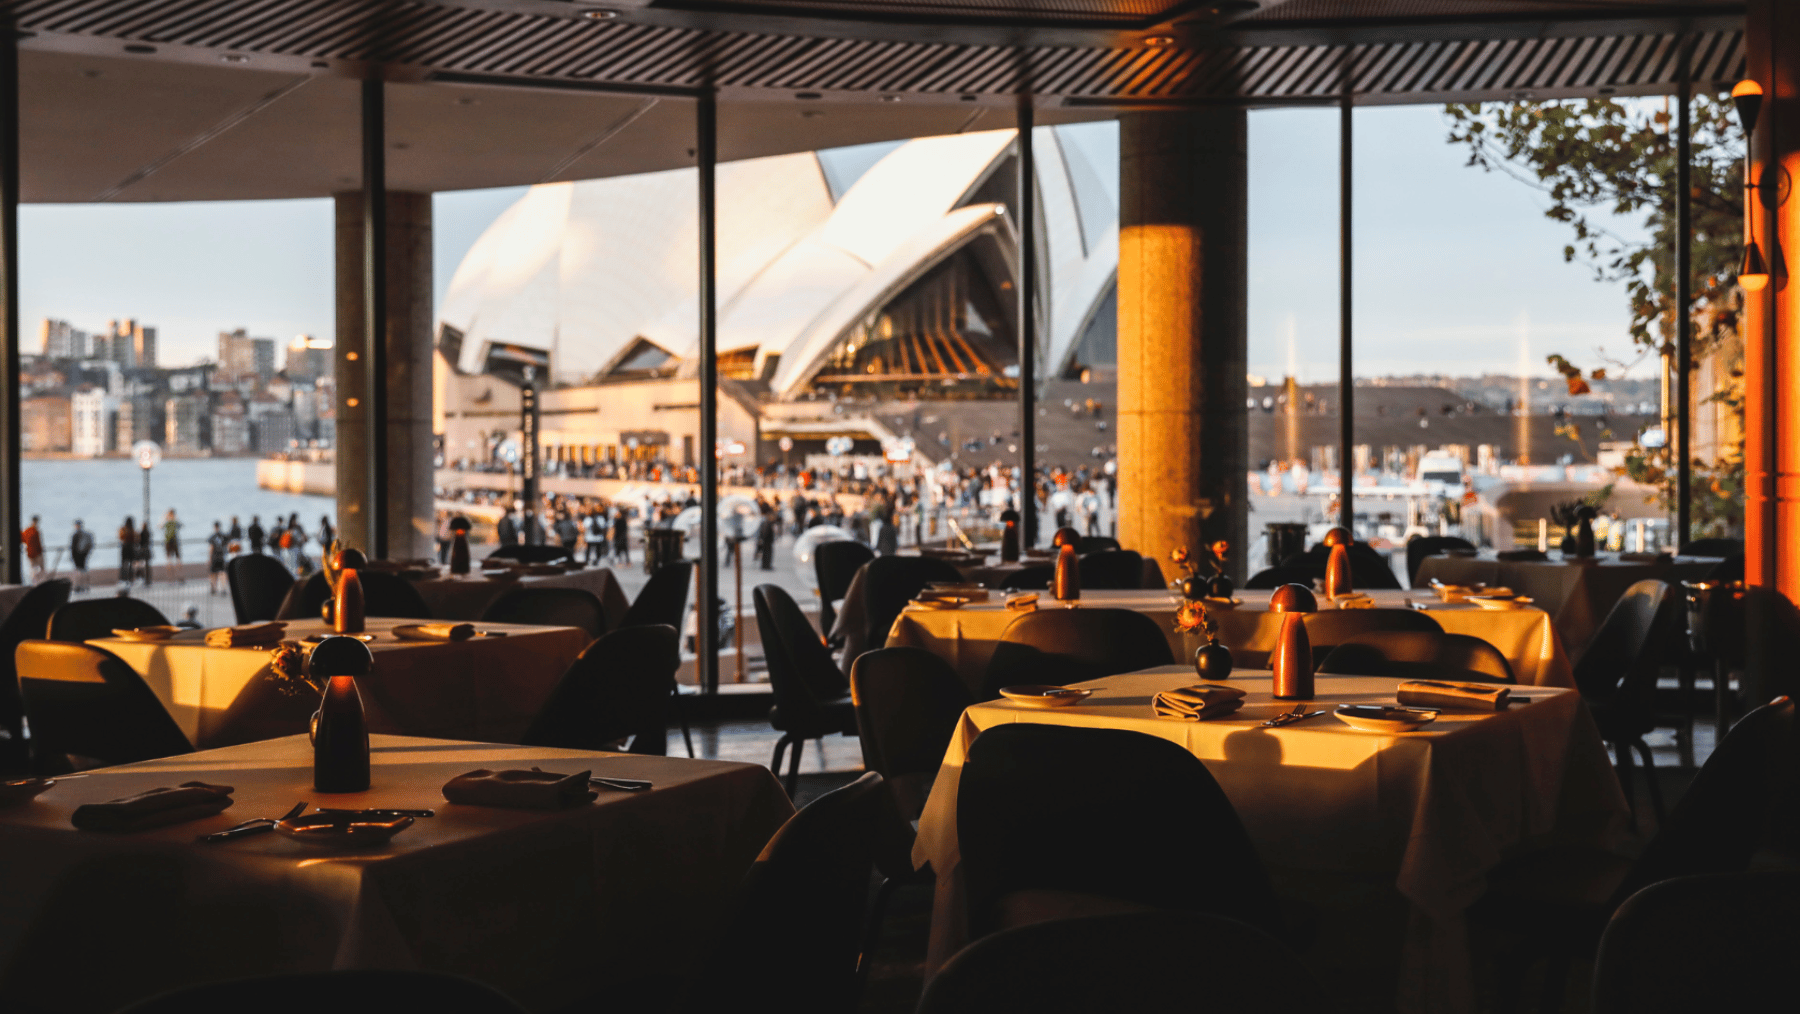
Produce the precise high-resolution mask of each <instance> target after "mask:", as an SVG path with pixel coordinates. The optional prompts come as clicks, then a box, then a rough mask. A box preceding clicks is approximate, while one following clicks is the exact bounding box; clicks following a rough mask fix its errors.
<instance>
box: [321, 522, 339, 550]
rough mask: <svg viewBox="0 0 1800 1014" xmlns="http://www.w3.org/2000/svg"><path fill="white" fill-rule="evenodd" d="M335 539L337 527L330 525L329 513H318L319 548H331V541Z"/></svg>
mask: <svg viewBox="0 0 1800 1014" xmlns="http://www.w3.org/2000/svg"><path fill="white" fill-rule="evenodd" d="M336 539H337V529H335V528H333V527H331V515H329V514H321V515H319V548H320V549H321V550H325V549H329V548H331V543H332V542H333V541H334V540H336Z"/></svg>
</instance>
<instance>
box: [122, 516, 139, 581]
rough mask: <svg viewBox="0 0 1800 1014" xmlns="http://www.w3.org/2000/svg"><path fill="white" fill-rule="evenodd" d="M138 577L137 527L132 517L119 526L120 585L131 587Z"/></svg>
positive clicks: (128, 517)
mask: <svg viewBox="0 0 1800 1014" xmlns="http://www.w3.org/2000/svg"><path fill="white" fill-rule="evenodd" d="M136 575H137V525H136V524H135V523H134V522H133V521H132V520H131V515H129V514H127V515H125V523H124V524H122V525H120V526H119V583H120V584H122V585H127V586H129V585H130V584H131V582H132V579H133V578H134V577H135V576H136Z"/></svg>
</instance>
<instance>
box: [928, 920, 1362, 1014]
mask: <svg viewBox="0 0 1800 1014" xmlns="http://www.w3.org/2000/svg"><path fill="white" fill-rule="evenodd" d="M1196 961H1201V962H1203V963H1204V966H1205V967H1206V968H1207V969H1209V970H1210V971H1211V973H1212V974H1209V973H1201V975H1200V978H1203V979H1204V980H1205V984H1204V985H1203V986H1200V985H1197V982H1196V980H1195V978H1194V977H1190V976H1188V975H1183V974H1179V973H1176V972H1175V971H1174V970H1176V969H1183V968H1194V967H1196V966H1195V962H1196ZM1330 1009H1332V1008H1331V1005H1330V1004H1328V1003H1326V1002H1325V996H1324V994H1323V993H1322V992H1321V991H1320V990H1319V987H1318V986H1317V984H1316V983H1314V982H1313V981H1312V978H1311V977H1310V976H1309V975H1307V974H1306V971H1305V965H1304V963H1303V962H1302V961H1301V960H1300V959H1299V958H1298V957H1297V956H1296V955H1295V954H1294V952H1293V951H1292V950H1291V949H1290V948H1289V947H1288V946H1287V945H1286V944H1284V943H1282V942H1281V941H1280V940H1278V939H1276V938H1275V937H1272V936H1270V935H1269V934H1268V933H1266V932H1264V931H1263V930H1260V929H1258V928H1256V927H1255V926H1251V925H1249V924H1247V923H1244V922H1240V921H1238V920H1235V919H1228V918H1225V917H1223V916H1218V915H1211V914H1208V913H1204V912H1137V913H1129V914H1124V915H1097V916H1088V917H1086V918H1078V919H1057V920H1054V921H1051V922H1041V923H1034V924H1032V925H1029V926H1019V927H1016V928H1013V929H1008V930H1002V931H1000V932H998V933H993V934H990V935H988V936H985V937H983V938H981V939H980V940H977V941H975V942H974V943H972V944H970V945H969V946H968V947H965V948H963V949H962V950H961V951H958V952H957V953H956V955H955V956H954V957H952V958H951V959H950V960H949V961H948V962H946V963H945V964H944V967H943V968H941V969H939V970H938V973H937V974H936V975H934V976H932V978H931V980H930V982H929V983H928V984H927V985H926V987H925V995H924V996H923V997H921V998H920V1000H919V1006H918V1010H917V1014H992V1012H995V1011H1031V1012H1032V1014H1090V1012H1093V1011H1131V1012H1136V1014H1189V1012H1198V1011H1220V1012H1224V1011H1230V1012H1232V1014H1312V1012H1314V1011H1321V1010H1330Z"/></svg>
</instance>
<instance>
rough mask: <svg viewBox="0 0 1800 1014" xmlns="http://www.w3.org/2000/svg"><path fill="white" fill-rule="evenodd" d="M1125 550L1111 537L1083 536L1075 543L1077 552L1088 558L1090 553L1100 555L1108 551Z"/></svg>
mask: <svg viewBox="0 0 1800 1014" xmlns="http://www.w3.org/2000/svg"><path fill="white" fill-rule="evenodd" d="M1123 548H1124V547H1123V546H1121V545H1119V540H1118V539H1115V538H1113V537H1112V536H1110V535H1083V536H1082V537H1081V538H1079V539H1077V540H1076V541H1075V552H1077V553H1080V554H1081V555H1082V556H1086V555H1088V554H1089V553H1098V552H1101V551H1103V550H1107V549H1123Z"/></svg>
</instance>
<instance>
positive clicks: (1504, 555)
mask: <svg viewBox="0 0 1800 1014" xmlns="http://www.w3.org/2000/svg"><path fill="white" fill-rule="evenodd" d="M1494 559H1496V560H1499V561H1500V562H1502V563H1543V562H1544V561H1546V560H1548V559H1550V554H1548V553H1546V552H1544V551H1543V550H1541V549H1502V550H1501V551H1499V552H1498V553H1495V554H1494Z"/></svg>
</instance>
